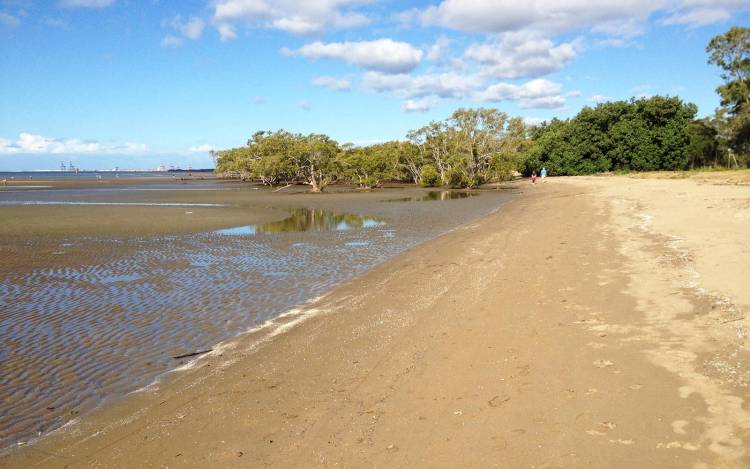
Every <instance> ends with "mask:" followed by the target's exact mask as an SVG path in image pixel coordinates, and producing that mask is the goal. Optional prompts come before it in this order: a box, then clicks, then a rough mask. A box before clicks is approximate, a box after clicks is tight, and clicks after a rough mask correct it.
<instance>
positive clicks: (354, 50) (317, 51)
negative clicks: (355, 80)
mask: <svg viewBox="0 0 750 469" xmlns="http://www.w3.org/2000/svg"><path fill="white" fill-rule="evenodd" d="M282 53H284V54H287V55H301V56H303V57H307V58H310V59H336V60H342V61H344V62H347V63H350V64H352V65H356V66H358V67H361V68H364V69H366V70H376V71H379V72H385V73H403V72H408V71H410V70H413V69H414V68H415V67H416V66H417V65H419V62H420V61H421V60H422V55H423V52H422V51H421V50H419V49H417V48H416V47H414V46H412V45H411V44H409V43H406V42H397V41H394V40H392V39H378V40H375V41H359V42H329V43H323V42H320V41H316V42H313V43H310V44H305V45H304V46H302V47H301V48H299V49H297V50H294V51H291V50H288V49H282Z"/></svg>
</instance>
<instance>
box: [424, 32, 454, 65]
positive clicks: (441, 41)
mask: <svg viewBox="0 0 750 469" xmlns="http://www.w3.org/2000/svg"><path fill="white" fill-rule="evenodd" d="M450 44H451V40H450V39H448V38H447V37H445V36H440V37H438V38H437V40H435V42H434V43H433V44H432V45H431V46H430V48H429V49H427V55H426V56H425V58H426V59H427V60H429V61H431V62H443V61H445V59H446V56H447V54H448V52H449V50H448V48H449V47H450Z"/></svg>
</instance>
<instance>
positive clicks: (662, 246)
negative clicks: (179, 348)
mask: <svg viewBox="0 0 750 469" xmlns="http://www.w3.org/2000/svg"><path fill="white" fill-rule="evenodd" d="M526 189H527V191H526V192H527V193H526V194H525V195H524V196H522V197H520V198H518V199H517V200H515V201H514V202H511V203H509V204H508V205H506V206H505V207H503V209H502V210H501V211H499V212H497V213H495V214H493V215H491V216H489V217H486V218H484V219H483V220H481V221H479V222H476V223H474V224H471V225H469V226H465V227H463V228H461V229H459V230H455V231H453V232H451V233H449V234H447V235H445V236H443V237H441V238H438V239H436V240H434V241H431V242H429V243H426V244H424V245H422V246H419V247H417V248H415V249H412V250H411V251H409V252H407V253H406V254H404V255H401V256H399V257H398V258H396V259H394V260H391V261H389V262H387V263H385V264H383V265H382V266H380V267H378V268H377V269H375V270H373V271H371V272H369V273H368V274H366V275H363V276H362V277H360V278H358V279H356V280H354V281H352V282H350V283H349V284H347V285H344V286H342V287H339V288H337V289H336V290H334V291H333V292H331V293H330V294H328V295H327V296H325V297H324V298H321V299H319V300H318V301H316V302H314V303H312V304H310V305H308V306H306V307H304V308H301V309H300V310H298V311H295V312H292V313H291V314H289V315H287V316H286V317H284V318H283V319H282V320H279V321H277V322H276V323H275V324H274V325H272V326H269V327H267V328H265V329H263V330H261V331H258V332H256V333H254V334H252V335H250V336H248V337H245V338H243V339H241V340H239V341H236V342H233V343H231V344H227V345H226V346H223V347H220V348H219V349H218V350H217V351H215V352H214V353H212V354H210V355H208V356H205V357H204V358H203V359H201V360H199V361H197V362H196V363H195V364H194V366H193V367H192V368H191V369H190V370H187V371H185V372H182V373H178V374H175V375H174V376H173V377H171V378H170V379H168V380H167V381H166V382H165V383H163V384H162V385H161V386H160V387H159V388H154V389H150V390H147V391H145V392H141V393H138V394H135V395H132V396H130V397H129V398H127V399H123V400H121V401H119V402H117V403H115V404H113V405H109V406H105V407H104V408H102V409H100V410H99V411H97V412H95V413H93V414H92V415H90V416H88V417H86V418H84V419H82V420H81V421H80V422H78V423H76V424H74V425H70V426H69V427H67V428H66V429H64V430H63V431H60V432H57V433H56V434H55V435H52V436H51V437H49V438H46V439H44V440H42V441H41V442H39V443H37V444H36V445H33V446H30V447H28V448H22V449H21V450H20V451H17V452H15V453H14V454H12V455H10V456H6V457H4V458H2V459H0V465H2V466H3V467H253V466H262V465H273V466H278V467H300V466H302V467H308V466H335V465H340V466H345V467H359V466H387V467H394V466H395V467H414V466H445V467H470V466H474V467H476V466H492V465H497V466H501V467H748V466H750V450H749V449H748V445H750V409H749V408H748V404H747V402H746V401H745V399H746V397H747V396H748V388H747V385H748V382H750V374H749V373H750V366H749V365H750V362H749V361H748V353H747V341H748V339H747V324H748V322H747V319H746V314H747V312H748V308H750V298H749V297H748V293H749V291H750V289H748V288H746V286H747V284H748V283H749V282H748V281H749V280H750V249H749V248H748V243H750V239H749V238H748V233H750V187H747V186H733V185H716V184H707V183H705V182H704V183H699V182H696V181H694V180H659V179H643V180H634V179H631V178H625V177H608V178H571V179H565V180H560V179H552V180H549V182H547V183H544V184H537V187H535V188H534V190H528V189H529V187H526Z"/></svg>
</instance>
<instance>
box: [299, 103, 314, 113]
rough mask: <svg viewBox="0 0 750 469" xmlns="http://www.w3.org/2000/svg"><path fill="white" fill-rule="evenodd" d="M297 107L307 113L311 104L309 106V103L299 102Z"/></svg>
mask: <svg viewBox="0 0 750 469" xmlns="http://www.w3.org/2000/svg"><path fill="white" fill-rule="evenodd" d="M297 107H298V108H300V109H302V110H303V111H309V110H310V109H312V104H310V102H309V101H299V102H297Z"/></svg>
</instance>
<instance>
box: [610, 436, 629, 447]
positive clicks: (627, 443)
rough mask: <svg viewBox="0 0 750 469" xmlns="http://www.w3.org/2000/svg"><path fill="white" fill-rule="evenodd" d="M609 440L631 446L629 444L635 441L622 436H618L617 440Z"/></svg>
mask: <svg viewBox="0 0 750 469" xmlns="http://www.w3.org/2000/svg"><path fill="white" fill-rule="evenodd" d="M609 442H610V443H619V444H621V445H626V446H629V445H632V444H634V443H635V441H633V440H623V439H622V438H618V439H616V440H609Z"/></svg>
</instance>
